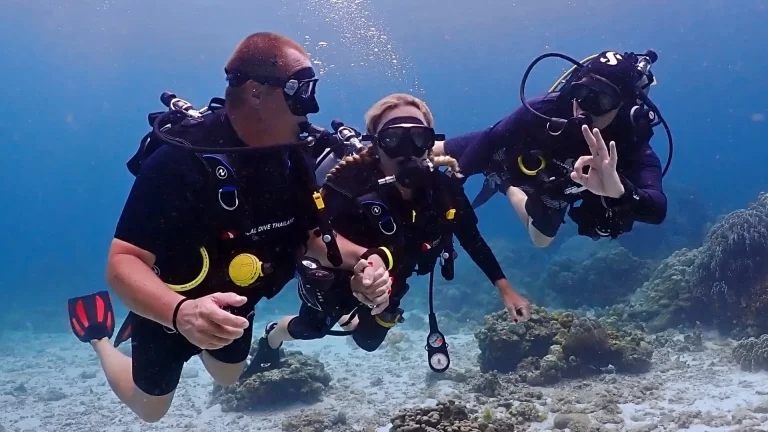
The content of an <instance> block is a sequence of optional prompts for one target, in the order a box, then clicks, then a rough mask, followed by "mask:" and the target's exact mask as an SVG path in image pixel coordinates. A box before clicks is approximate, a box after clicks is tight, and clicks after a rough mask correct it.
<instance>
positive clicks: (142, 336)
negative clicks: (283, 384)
mask: <svg viewBox="0 0 768 432" xmlns="http://www.w3.org/2000/svg"><path fill="white" fill-rule="evenodd" d="M257 301H258V300H256V301H250V300H249V301H248V302H247V303H246V304H245V305H243V306H241V307H239V308H235V309H234V310H232V313H233V314H235V315H238V316H242V317H244V318H246V319H247V320H248V322H249V325H248V328H247V329H245V331H243V335H242V336H241V337H240V338H238V339H235V340H234V341H233V342H232V343H231V344H229V345H227V346H225V347H223V348H220V349H217V350H213V351H208V353H209V354H210V355H211V356H212V357H213V358H215V359H216V360H218V361H220V362H222V363H228V364H237V363H240V362H243V361H245V360H246V359H247V358H248V353H249V352H250V349H251V339H252V337H253V316H254V307H255V306H256V303H257ZM202 351H203V350H201V349H200V348H198V347H197V346H195V345H193V344H192V343H191V342H189V341H188V340H187V339H186V338H185V337H184V336H182V335H181V334H179V333H175V332H173V330H170V329H168V328H166V327H165V326H163V325H162V324H158V323H156V322H154V321H151V320H148V319H146V318H143V317H141V316H138V315H136V318H135V321H134V322H133V323H132V328H131V357H132V363H133V382H134V384H136V387H138V388H139V390H141V391H143V392H144V393H146V394H148V395H150V396H164V395H167V394H169V393H171V392H172V391H174V390H176V387H177V386H178V385H179V379H180V378H181V370H182V369H183V368H184V363H186V362H187V361H188V360H189V359H191V358H192V357H194V356H196V355H198V354H200V353H201V352H202Z"/></svg>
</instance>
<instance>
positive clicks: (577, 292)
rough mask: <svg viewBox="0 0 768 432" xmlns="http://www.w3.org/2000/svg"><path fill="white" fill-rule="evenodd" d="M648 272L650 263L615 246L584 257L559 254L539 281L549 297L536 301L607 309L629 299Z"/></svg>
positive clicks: (650, 268) (607, 246)
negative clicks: (606, 307)
mask: <svg viewBox="0 0 768 432" xmlns="http://www.w3.org/2000/svg"><path fill="white" fill-rule="evenodd" d="M572 241H581V239H578V240H577V239H574V240H569V242H572ZM570 249H572V248H570ZM651 271H652V266H651V264H650V262H649V261H645V260H641V259H638V258H635V257H634V256H632V254H630V253H629V251H627V250H626V249H624V248H623V247H621V246H618V245H615V244H612V245H606V247H600V248H596V249H595V250H594V253H591V254H588V255H587V256H572V255H570V254H559V255H558V256H556V257H555V258H554V259H552V261H551V262H550V263H549V266H548V268H547V270H546V271H545V272H544V276H543V277H542V279H541V281H540V287H541V288H543V290H544V291H545V292H546V293H547V294H548V295H549V296H548V297H546V298H540V299H539V300H543V303H545V304H557V305H560V306H562V307H564V308H566V309H576V308H579V307H582V306H588V307H605V306H610V305H613V304H617V303H620V302H622V301H624V300H626V299H627V298H628V297H629V296H631V295H632V293H634V292H635V291H636V290H637V289H638V288H639V287H640V286H641V285H642V284H643V282H645V281H646V280H648V277H649V276H650V274H651Z"/></svg>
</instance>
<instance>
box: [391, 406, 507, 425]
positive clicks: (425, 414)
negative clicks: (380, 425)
mask: <svg viewBox="0 0 768 432" xmlns="http://www.w3.org/2000/svg"><path fill="white" fill-rule="evenodd" d="M470 414H471V413H470V411H469V409H468V408H467V407H466V405H463V404H461V403H457V402H456V401H454V400H448V401H443V402H438V404H437V406H433V407H417V408H409V409H405V410H403V411H401V412H399V413H398V414H396V415H395V416H394V417H393V418H392V420H391V421H392V427H391V428H390V429H389V431H390V432H502V431H503V432H513V431H514V430H515V426H514V424H513V423H512V421H511V420H509V419H506V418H499V419H495V418H494V416H493V414H492V413H491V411H490V410H485V411H483V413H482V414H481V415H480V416H479V418H478V419H476V420H472V419H471V418H470Z"/></svg>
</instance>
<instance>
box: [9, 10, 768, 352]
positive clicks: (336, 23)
mask: <svg viewBox="0 0 768 432" xmlns="http://www.w3.org/2000/svg"><path fill="white" fill-rule="evenodd" d="M2 10H3V13H2V14H0V40H1V41H2V42H0V69H1V70H3V71H4V72H3V78H2V79H3V84H2V85H0V100H2V101H3V108H2V113H3V115H2V116H1V117H0V139H1V140H2V143H3V147H2V148H3V150H4V152H3V155H4V156H5V161H4V168H5V169H3V170H2V171H0V185H2V186H0V202H2V207H0V209H1V210H0V226H2V227H3V228H4V229H3V230H2V232H1V233H0V245H2V249H0V266H1V267H0V268H1V269H2V271H0V298H2V299H3V300H4V304H5V305H7V306H8V307H9V308H12V310H14V311H30V312H29V313H30V314H35V313H37V312H35V311H48V310H57V311H63V310H64V305H65V303H66V299H67V298H69V297H72V296H76V295H83V294H86V293H89V292H93V291H97V290H101V289H105V287H106V285H105V282H104V267H105V258H106V252H107V248H108V246H109V242H110V240H111V238H112V234H113V232H114V227H115V223H116V220H117V218H118V216H119V214H120V211H121V209H122V205H123V203H124V200H125V197H126V195H127V193H128V191H129V189H130V186H131V182H132V177H131V175H130V174H129V173H128V172H127V170H126V169H125V162H126V161H127V159H128V158H129V157H130V156H132V155H133V153H134V152H135V150H136V147H137V145H138V141H139V139H140V138H141V137H142V136H143V135H144V134H145V133H146V132H147V131H148V125H147V120H146V115H147V113H149V112H152V111H157V110H159V109H161V108H162V107H161V105H160V103H159V100H158V97H159V94H160V93H161V92H162V91H165V90H170V91H173V92H175V93H177V94H178V95H180V96H182V97H184V98H186V99H187V100H189V101H191V102H193V103H194V104H200V105H201V104H204V103H206V102H207V101H208V100H209V99H210V98H211V97H214V96H221V95H223V89H224V86H225V82H224V76H223V65H224V63H225V62H226V61H227V59H228V57H229V55H230V54H231V52H232V50H233V48H234V47H235V45H236V44H237V43H238V42H239V41H240V40H241V39H242V38H243V37H245V36H246V35H248V34H250V33H252V32H256V31H265V30H269V31H275V32H278V33H281V34H284V35H286V36H289V37H292V38H294V39H295V40H297V41H299V42H301V43H303V44H304V45H305V46H306V47H307V49H308V51H310V53H311V55H312V57H313V59H315V60H316V62H317V63H316V66H317V68H318V69H320V70H322V71H323V74H322V76H321V81H320V87H319V94H318V97H319V100H320V104H321V112H320V113H319V114H317V115H316V116H314V117H313V118H312V121H313V122H315V123H317V124H320V125H324V126H326V127H327V126H329V125H330V121H331V120H332V119H334V118H340V119H343V120H344V121H345V122H347V123H348V124H352V125H357V126H361V125H362V124H363V120H362V116H363V113H364V112H365V111H366V110H367V109H368V108H369V107H370V105H371V104H372V103H374V102H375V101H376V100H378V99H379V98H381V97H383V96H385V95H387V94H390V93H393V92H411V93H414V94H415V95H417V96H419V97H421V98H423V99H424V100H425V101H426V102H427V103H428V104H429V106H430V108H431V109H432V111H433V113H434V115H435V118H436V127H437V129H439V132H442V133H445V134H446V135H447V136H449V137H450V136H454V135H456V134H460V133H464V132H469V131H472V130H479V129H482V128H485V127H488V126H490V125H492V124H494V123H495V122H496V121H498V120H499V119H501V118H502V117H503V116H505V115H506V114H507V113H509V112H510V111H511V110H513V109H515V108H517V107H518V106H519V105H520V100H519V97H518V88H519V83H520V79H521V77H522V74H523V72H524V70H525V68H526V67H527V65H528V63H529V62H530V61H531V60H533V59H534V58H535V57H536V56H538V55H539V54H542V53H544V52H547V51H558V52H562V53H566V54H568V55H571V56H573V57H576V58H583V57H586V56H588V55H590V54H594V53H597V52H600V51H602V50H606V49H612V50H617V51H635V52H642V51H645V50H646V49H653V50H655V51H656V52H657V53H658V54H659V61H658V62H657V64H656V65H655V66H654V72H655V74H656V76H657V79H658V85H657V86H655V87H653V89H652V93H651V97H652V99H653V100H654V102H655V103H656V104H657V105H658V106H659V107H660V109H661V110H662V112H663V114H664V116H665V118H666V119H667V121H668V122H669V124H670V126H671V128H672V132H673V135H674V142H675V148H674V160H673V163H672V167H671V170H670V172H669V174H668V176H667V177H666V178H665V186H667V185H670V186H668V187H669V188H670V189H669V190H670V191H671V192H670V203H671V204H670V215H669V219H673V218H678V217H679V219H681V220H683V221H685V220H695V221H696V223H701V224H702V226H704V225H705V224H706V223H711V222H714V220H716V218H717V217H718V216H720V215H722V214H725V213H728V212H730V211H732V210H735V209H738V208H743V207H746V206H747V205H748V203H749V202H751V201H754V200H755V199H756V198H757V196H758V194H759V193H760V192H762V191H765V190H766V189H767V186H766V185H768V173H767V172H766V169H765V165H766V160H768V147H766V145H765V144H766V138H767V133H768V119H766V116H768V102H767V101H768V98H767V97H766V95H768V86H767V85H766V80H765V77H764V74H765V72H766V71H767V70H768V56H766V50H765V40H766V36H768V30H766V25H765V24H766V23H768V2H767V1H764V0H739V1H726V0H696V1H694V0H678V1H671V0H646V1H644V2H616V1H610V0H585V1H564V0H539V1H536V2H523V1H502V0H480V1H475V2H459V1H456V0H443V1H438V0H423V1H419V2H411V1H404V0H388V1H378V2H373V1H366V0H333V1H320V0H294V1H287V0H284V1H278V2H245V1H229V2H225V3H222V2H203V1H199V0H189V1H184V2H179V1H168V2H150V1H146V0H134V1H131V2H119V1H111V0H109V1H108V0H101V1H50V0H40V1H34V2H30V1H24V0H4V1H3V2H2ZM565 68H567V65H566V64H564V63H562V62H559V61H557V60H549V61H547V62H545V63H543V64H542V65H541V66H540V67H538V68H537V69H536V70H535V72H534V74H533V75H532V76H531V78H530V80H529V83H528V88H527V92H528V93H527V94H528V95H529V96H533V95H535V94H537V93H540V92H544V91H545V90H546V89H548V88H549V87H550V85H551V84H552V83H553V82H554V81H555V80H556V79H557V78H558V77H559V76H560V75H561V73H562V71H563V70H564V69H565ZM652 144H653V145H654V148H655V150H656V151H657V153H658V154H659V156H660V157H661V159H662V161H663V160H664V159H665V158H666V156H667V153H668V150H667V145H666V142H665V139H664V135H663V133H661V130H658V131H657V133H656V137H655V138H654V140H653V142H652ZM480 183H481V179H480V178H473V179H471V180H470V182H469V183H468V186H467V190H468V193H469V195H471V196H472V195H474V194H475V193H476V192H477V191H478V189H479V186H480ZM690 202H695V203H697V206H698V207H695V208H694V207H691V205H690ZM699 209H707V211H709V212H711V216H710V215H709V214H708V215H703V214H700V213H701V211H700V210H699ZM673 212H677V213H673ZM478 216H479V218H480V228H481V231H482V233H483V234H484V236H485V237H486V238H488V239H489V240H491V241H492V242H493V243H494V244H501V245H509V244H511V245H523V244H527V243H526V242H528V239H527V234H526V232H525V230H524V229H523V228H522V226H521V225H520V224H519V222H518V221H517V218H516V216H515V215H514V213H513V211H512V209H511V208H510V207H509V205H508V204H507V203H506V201H505V200H504V199H503V198H502V197H496V198H494V199H493V201H492V202H490V203H489V204H487V205H486V206H484V207H482V208H481V209H480V210H479V211H478ZM685 223H686V222H681V224H680V226H684V225H685ZM571 228H572V227H571ZM638 231H639V232H640V234H639V235H636V236H635V237H634V238H631V239H627V240H626V245H627V247H628V248H629V249H630V250H637V252H636V253H637V254H638V255H641V254H643V253H646V252H648V251H649V250H653V249H654V248H656V247H657V246H658V245H659V244H661V243H662V242H664V241H665V239H667V238H669V237H674V236H675V235H676V233H675V232H674V231H670V229H669V228H666V227H665V226H661V227H647V226H645V227H639V228H638ZM573 232H574V230H573V229H571V233H573ZM704 232H705V231H702V232H701V235H702V238H703V234H704ZM567 238H568V237H565V238H563V239H559V240H558V241H557V243H556V244H555V247H554V248H553V249H552V251H547V252H541V254H543V255H542V257H541V260H542V262H546V261H547V260H549V259H550V258H551V257H552V255H553V254H554V253H556V251H557V250H558V248H560V247H561V246H562V245H563V243H565V241H566V239H567ZM589 243H590V242H578V243H577V245H576V246H573V247H577V248H582V247H583V248H586V247H590V246H592V245H591V244H589ZM694 246H695V245H694ZM569 247H570V246H569ZM536 253H539V252H536ZM537 259H538V258H532V257H526V258H525V259H523V258H521V259H520V261H522V262H524V263H528V264H521V265H523V266H525V265H536V262H534V261H536V260H537ZM526 260H527V261H526ZM529 261H531V262H529ZM510 265H511V264H510ZM469 267H470V266H469V265H467V267H466V271H468V272H469V271H470V269H469ZM542 268H543V267H542ZM514 270H515V271H519V272H523V273H524V272H525V271H526V269H525V268H521V269H514ZM473 271H474V270H473ZM423 282H424V281H422V282H421V283H423ZM513 282H514V281H513ZM487 289H489V290H492V289H493V288H492V287H491V286H490V285H489V286H488V287H487ZM422 294H423V291H422ZM422 294H418V295H422ZM297 307H298V303H297V298H296V294H295V289H294V287H293V286H290V287H289V288H286V290H285V291H284V292H283V293H282V294H281V295H280V296H279V297H278V299H276V300H274V301H272V302H270V303H268V304H261V305H259V308H260V310H262V311H263V313H265V314H267V315H272V314H277V313H278V312H279V313H285V312H290V311H294V310H296V309H297ZM18 313H23V312H18ZM41 313H42V312H41ZM30 316H31V318H28V319H29V320H31V321H33V322H34V321H36V320H46V316H47V317H48V318H47V319H50V320H54V324H51V325H41V327H46V328H51V327H55V326H56V325H58V322H61V331H62V332H67V331H68V329H67V327H66V322H65V321H56V320H58V319H59V317H58V316H57V315H56V314H54V315H40V316H34V315H30ZM1 322H2V321H0V323H1ZM65 337H71V335H66V336H65Z"/></svg>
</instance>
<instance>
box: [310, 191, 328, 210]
mask: <svg viewBox="0 0 768 432" xmlns="http://www.w3.org/2000/svg"><path fill="white" fill-rule="evenodd" d="M312 199H314V200H315V207H317V209H318V210H322V209H324V208H325V202H323V196H322V195H320V192H315V193H313V194H312Z"/></svg>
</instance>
